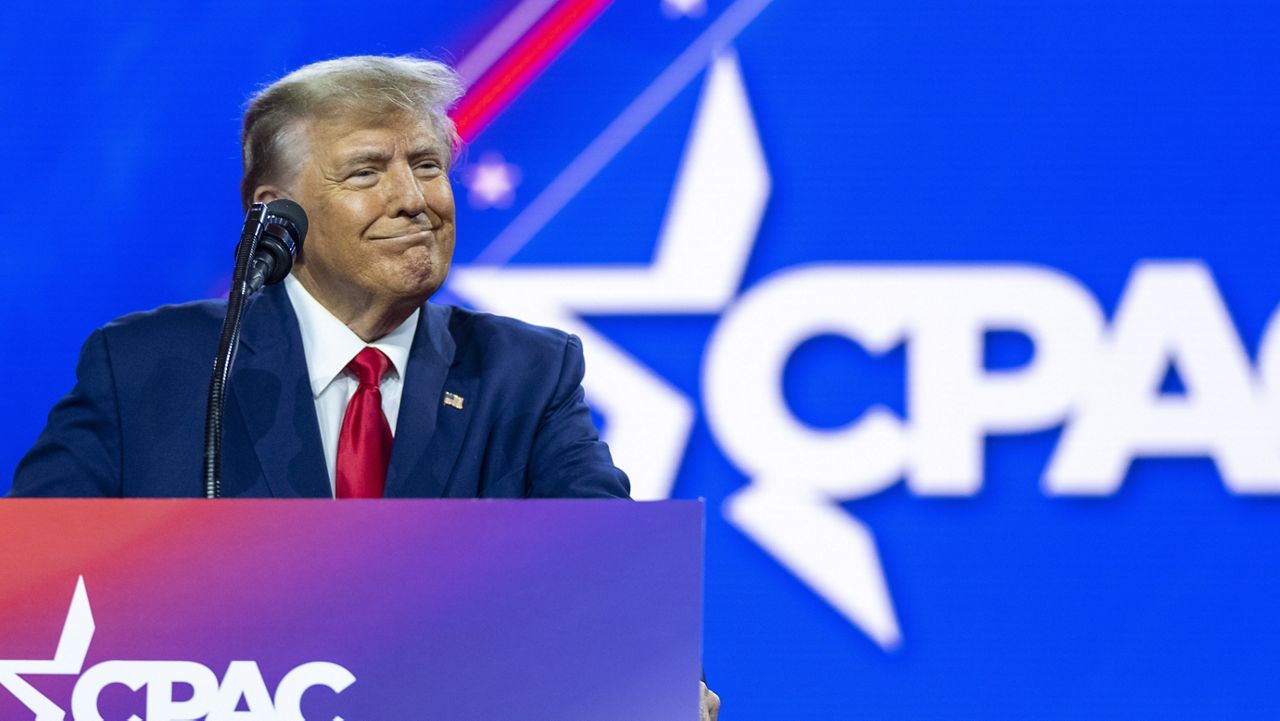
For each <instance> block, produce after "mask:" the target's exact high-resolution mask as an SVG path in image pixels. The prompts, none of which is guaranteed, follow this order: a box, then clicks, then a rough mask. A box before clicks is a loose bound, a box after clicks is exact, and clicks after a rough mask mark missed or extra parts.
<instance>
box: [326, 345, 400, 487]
mask: <svg viewBox="0 0 1280 721" xmlns="http://www.w3.org/2000/svg"><path fill="white" fill-rule="evenodd" d="M390 368H391V360H390V359H389V358H387V357H386V356H385V355H383V354H382V351H380V350H378V349H377V348H365V349H364V350H362V351H360V353H359V354H358V355H356V357H355V358H354V359H352V361H351V362H350V363H348V364H347V370H349V371H351V373H352V374H353V375H355V377H356V380H357V381H359V382H360V386H359V387H358V388H356V394H355V395H353V396H351V401H350V402H349V403H347V413H346V415H344V416H343V417H342V433H341V435H339V436H338V463H337V466H338V467H337V472H336V473H335V476H336V478H337V480H336V483H335V484H334V485H335V486H336V488H335V489H334V495H336V496H337V497H338V498H382V491H383V486H384V485H386V481H387V462H388V461H390V460H391V426H390V425H389V424H388V423H387V417H386V416H385V415H383V414H382V391H381V390H380V389H379V388H378V384H379V382H381V381H382V376H383V374H385V373H386V372H387V371H388V370H389V369H390Z"/></svg>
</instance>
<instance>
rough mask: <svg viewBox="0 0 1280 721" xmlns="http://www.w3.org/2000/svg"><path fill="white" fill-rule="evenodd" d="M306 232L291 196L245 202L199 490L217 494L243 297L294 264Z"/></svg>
mask: <svg viewBox="0 0 1280 721" xmlns="http://www.w3.org/2000/svg"><path fill="white" fill-rule="evenodd" d="M306 236H307V214H306V213H305V212H303V210H302V206H300V205H298V204H297V203H295V202H293V201H292V200H284V199H280V200H273V201H271V202H270V203H267V204H266V205H263V204H262V203H254V204H252V205H250V206H249V212H248V215H246V216H245V219H244V227H243V228H242V229H241V230H240V242H239V243H238V244H237V245H236V263H235V268H234V270H233V271H232V275H231V290H230V292H229V293H227V315H226V318H224V319H223V321H222V333H221V334H219V336H218V355H217V356H216V357H215V358H214V359H213V375H212V377H210V379H209V398H208V402H207V404H206V405H205V414H204V494H205V498H218V497H220V496H221V495H222V414H223V411H224V410H225V407H226V404H227V382H228V381H229V380H230V379H231V368H232V366H234V365H235V362H236V350H237V349H238V348H239V347H240V322H241V320H243V318H244V311H245V299H247V298H248V297H249V296H251V295H253V294H254V293H255V292H256V291H257V290H258V289H260V288H262V286H264V285H268V284H270V283H279V282H280V281H282V280H284V277H285V276H286V275H288V274H289V269H290V268H292V267H293V256H294V254H295V253H297V252H298V249H299V248H301V247H302V239H303V238H305V237H306Z"/></svg>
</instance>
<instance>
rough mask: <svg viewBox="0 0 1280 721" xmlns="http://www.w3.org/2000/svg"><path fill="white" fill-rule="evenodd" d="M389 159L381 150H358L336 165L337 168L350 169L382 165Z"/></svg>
mask: <svg viewBox="0 0 1280 721" xmlns="http://www.w3.org/2000/svg"><path fill="white" fill-rule="evenodd" d="M389 158H390V156H389V155H388V154H387V153H386V152H384V151H381V150H372V149H370V150H358V151H356V152H355V153H354V154H352V155H348V156H347V157H345V158H342V160H341V161H340V162H339V163H338V167H340V168H350V167H352V166H354V165H366V164H383V163H386V162H387V160H388V159H389Z"/></svg>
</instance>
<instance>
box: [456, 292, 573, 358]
mask: <svg viewBox="0 0 1280 721" xmlns="http://www.w3.org/2000/svg"><path fill="white" fill-rule="evenodd" d="M432 310H433V312H434V313H438V314H440V315H442V316H444V317H445V318H447V321H446V322H447V323H448V327H449V333H450V334H451V335H452V336H453V338H454V340H455V341H456V342H457V344H458V346H459V348H463V347H466V346H477V347H479V348H483V349H486V350H491V351H493V350H500V351H511V352H519V353H523V354H536V355H544V354H547V355H552V356H555V357H557V358H558V357H561V356H563V355H564V352H565V347H566V345H570V344H573V345H578V343H577V340H576V338H574V337H573V336H571V335H570V334H568V333H566V332H564V331H562V330H557V329H555V328H548V327H546V326H539V325H533V324H532V323H526V322H525V321H522V320H519V319H516V318H510V317H507V316H502V315H494V314H492V313H485V312H482V311H476V310H471V309H468V308H463V307H461V306H453V305H435V304H432Z"/></svg>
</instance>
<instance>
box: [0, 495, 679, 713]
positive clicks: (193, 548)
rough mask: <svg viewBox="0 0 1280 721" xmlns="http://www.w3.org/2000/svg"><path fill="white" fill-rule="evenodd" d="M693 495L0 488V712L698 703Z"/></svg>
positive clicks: (546, 709) (544, 709)
mask: <svg viewBox="0 0 1280 721" xmlns="http://www.w3.org/2000/svg"><path fill="white" fill-rule="evenodd" d="M701 543H702V506H701V504H700V503H699V502H693V501H666V502H661V503H630V502H625V501H572V500H565V501H410V500H404V501H391V500H387V501H342V502H335V501H326V500H297V501H271V500H220V501H183V500H59V501H50V500H18V499H14V500H6V501H3V502H0V718H3V719H39V721H45V719H46V718H49V719H53V718H62V717H60V716H57V713H58V712H65V713H66V716H65V718H66V719H68V720H72V719H74V721H93V720H96V719H103V720H104V721H131V720H132V719H133V718H134V717H136V718H137V719H139V720H141V719H146V721H160V720H161V719H175V720H176V719H207V720H208V721H219V720H220V719H221V720H224V721H267V720H275V719H279V720H280V721H284V720H285V719H289V720H290V721H293V720H294V719H302V718H305V719H321V720H323V721H328V720H329V719H342V720H343V721H386V720H393V719H404V720H412V721H428V720H430V719H448V720H450V721H469V720H473V719H474V720H476V721H480V720H485V721H492V720H494V719H521V720H525V721H533V720H536V719H545V720H546V721H574V720H576V719H583V720H584V721H585V720H587V719H590V720H592V721H598V720H599V719H611V720H615V721H616V720H625V719H636V720H637V721H639V720H644V721H652V720H653V719H663V720H666V719H682V718H688V719H690V721H692V719H695V718H697V704H698V684H697V681H698V675H699V660H698V658H699V652H700V648H699V643H700V642H699V638H700V632H701V626H700V618H701V574H702V557H701Z"/></svg>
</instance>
